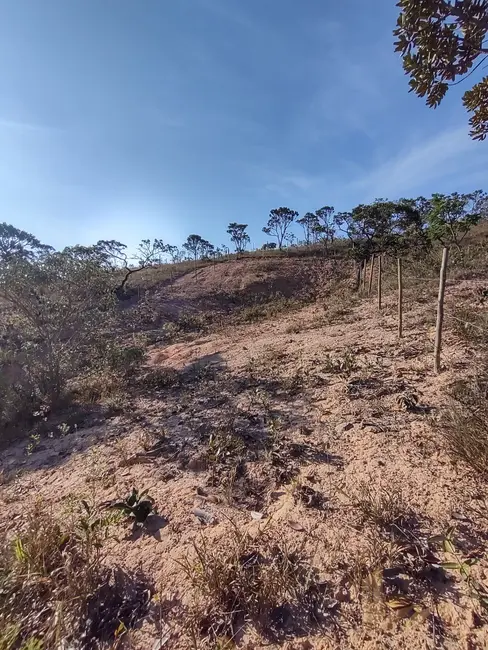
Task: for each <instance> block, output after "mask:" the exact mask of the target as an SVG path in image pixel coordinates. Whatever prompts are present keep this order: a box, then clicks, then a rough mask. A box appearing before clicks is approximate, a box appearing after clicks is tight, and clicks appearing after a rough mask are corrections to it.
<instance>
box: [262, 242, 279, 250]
mask: <svg viewBox="0 0 488 650" xmlns="http://www.w3.org/2000/svg"><path fill="white" fill-rule="evenodd" d="M275 249H276V242H274V241H269V242H267V243H266V244H263V246H262V248H261V250H263V251H274V250H275Z"/></svg>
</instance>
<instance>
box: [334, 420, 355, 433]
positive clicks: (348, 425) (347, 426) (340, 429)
mask: <svg viewBox="0 0 488 650" xmlns="http://www.w3.org/2000/svg"><path fill="white" fill-rule="evenodd" d="M351 429H354V424H352V422H343V423H342V424H338V425H337V426H336V428H335V430H336V433H345V432H346V431H350V430H351Z"/></svg>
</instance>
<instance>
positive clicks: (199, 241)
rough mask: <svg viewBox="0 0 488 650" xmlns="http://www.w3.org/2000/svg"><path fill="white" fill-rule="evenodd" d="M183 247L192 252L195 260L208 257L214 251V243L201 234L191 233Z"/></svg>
mask: <svg viewBox="0 0 488 650" xmlns="http://www.w3.org/2000/svg"><path fill="white" fill-rule="evenodd" d="M183 248H184V249H186V250H187V251H188V252H189V253H191V255H192V257H193V259H194V261H195V262H196V261H197V259H199V258H202V257H208V256H209V255H211V254H212V253H213V251H214V247H213V245H212V244H211V243H210V242H208V241H207V240H206V239H203V237H200V235H189V236H188V238H187V240H186V242H185V243H184V244H183Z"/></svg>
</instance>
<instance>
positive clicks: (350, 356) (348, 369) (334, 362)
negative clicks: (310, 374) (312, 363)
mask: <svg viewBox="0 0 488 650" xmlns="http://www.w3.org/2000/svg"><path fill="white" fill-rule="evenodd" d="M358 367H359V366H358V363H357V359H356V355H355V353H354V352H353V351H352V350H350V349H348V348H346V349H345V350H344V352H343V353H342V354H341V355H340V356H336V357H334V356H332V355H331V354H326V356H325V359H324V365H323V371H324V372H326V373H330V374H338V375H350V374H351V373H352V372H354V371H355V370H357V369H358Z"/></svg>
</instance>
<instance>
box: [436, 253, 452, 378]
mask: <svg viewBox="0 0 488 650" xmlns="http://www.w3.org/2000/svg"><path fill="white" fill-rule="evenodd" d="M448 259H449V249H448V248H443V250H442V264H441V274H440V278H439V295H438V298H437V322H436V326H435V344H434V371H435V372H436V373H438V372H440V369H441V348H442V325H443V323H444V295H445V292H446V275H447V261H448Z"/></svg>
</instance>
